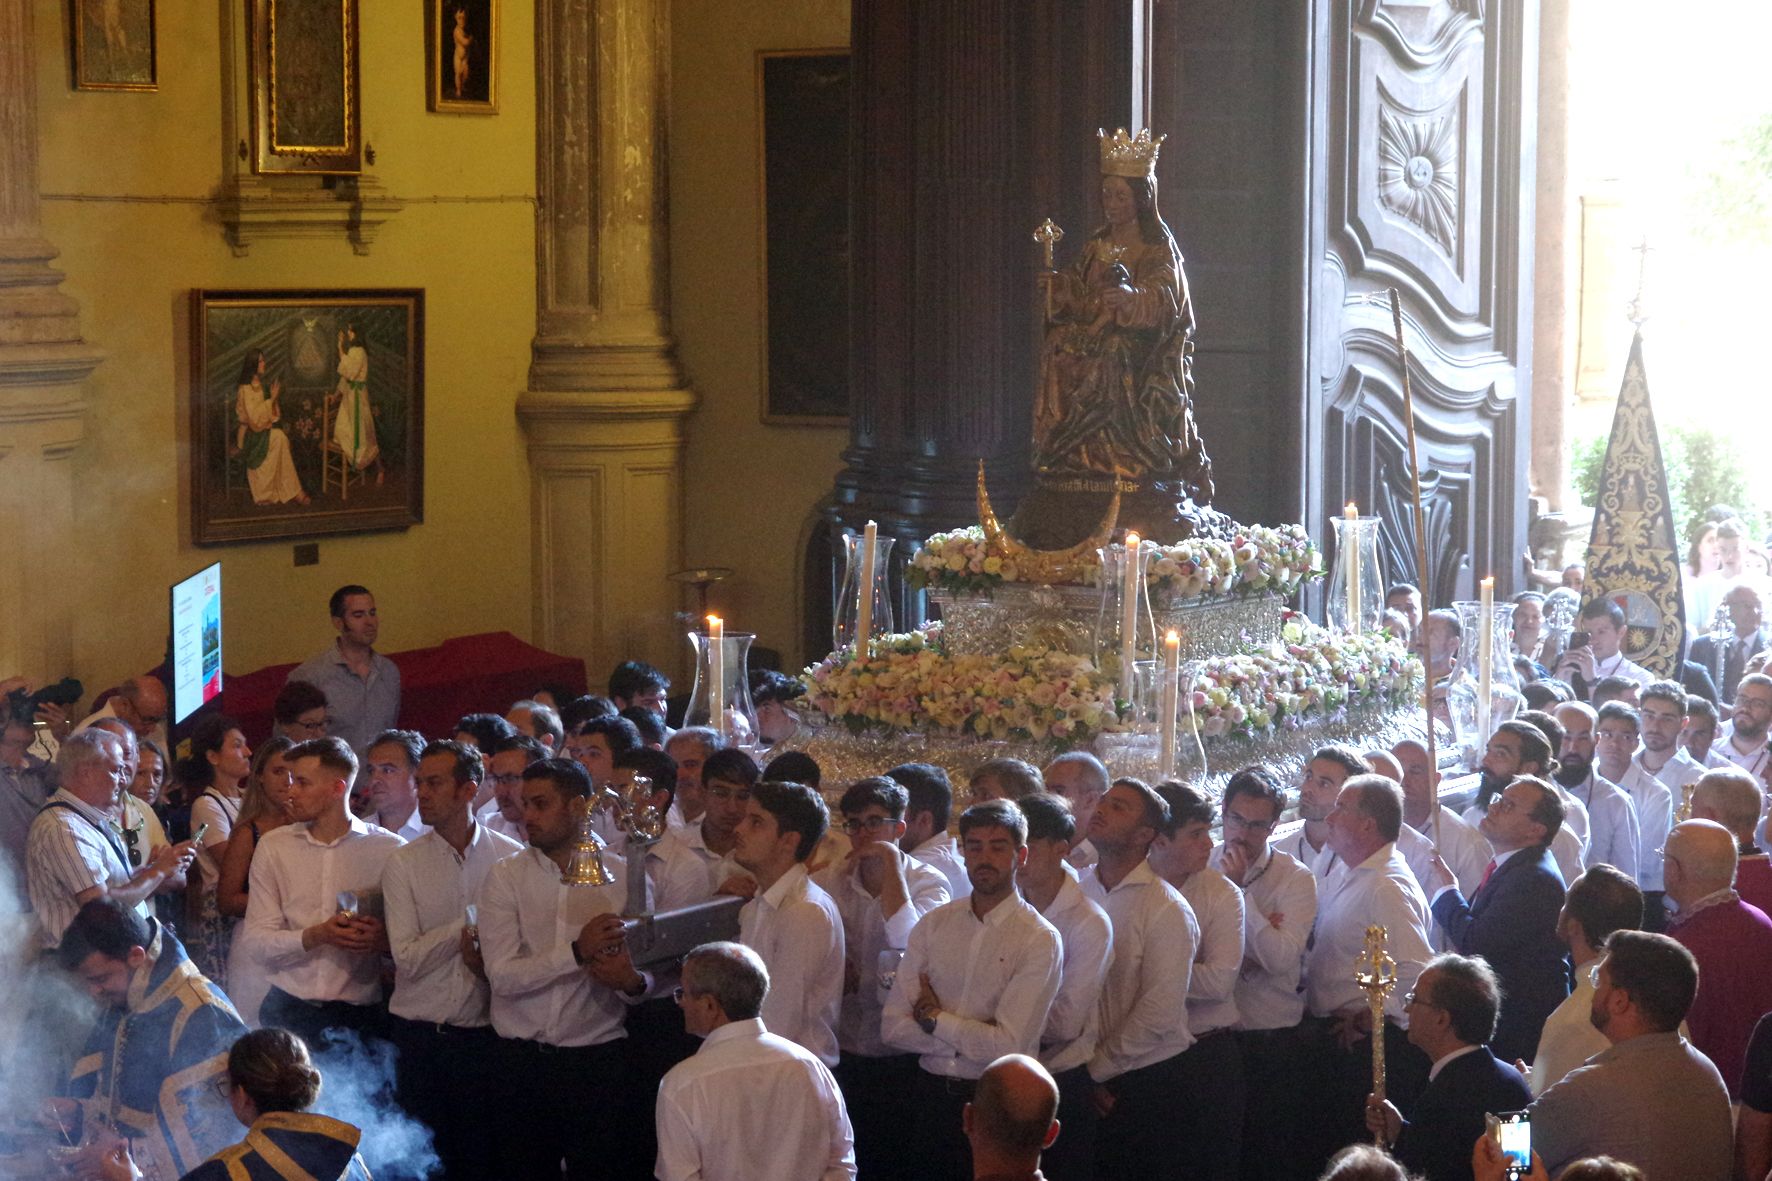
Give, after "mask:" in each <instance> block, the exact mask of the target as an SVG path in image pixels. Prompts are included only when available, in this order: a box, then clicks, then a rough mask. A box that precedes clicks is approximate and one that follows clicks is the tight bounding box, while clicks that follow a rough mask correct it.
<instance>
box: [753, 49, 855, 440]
mask: <svg viewBox="0 0 1772 1181" xmlns="http://www.w3.org/2000/svg"><path fill="white" fill-rule="evenodd" d="M757 145H758V152H757V199H758V205H759V209H760V216H759V217H758V219H757V222H758V245H757V251H758V264H759V265H758V281H759V285H760V289H759V292H758V306H759V308H760V310H761V313H762V314H761V316H760V323H759V325H758V328H759V339H760V347H759V351H760V354H761V356H760V358H759V361H760V365H761V368H762V381H761V383H760V385H761V388H762V402H763V405H762V417H763V421H764V422H766V423H770V424H785V425H816V426H833V425H836V424H839V423H843V422H846V421H848V418H849V51H848V50H847V49H787V50H761V51H759V52H758V54H757Z"/></svg>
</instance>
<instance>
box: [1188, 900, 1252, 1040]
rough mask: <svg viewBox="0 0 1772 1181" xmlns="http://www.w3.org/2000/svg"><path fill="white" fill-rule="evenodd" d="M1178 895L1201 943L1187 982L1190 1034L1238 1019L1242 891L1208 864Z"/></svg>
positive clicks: (1200, 1033)
mask: <svg viewBox="0 0 1772 1181" xmlns="http://www.w3.org/2000/svg"><path fill="white" fill-rule="evenodd" d="M1181 896H1182V897H1183V898H1185V899H1187V904H1188V905H1189V906H1190V907H1192V908H1193V911H1194V919H1195V920H1196V921H1197V922H1198V923H1199V924H1200V946H1199V949H1198V950H1197V951H1195V953H1194V970H1193V973H1192V974H1191V975H1190V977H1189V979H1188V986H1187V1025H1188V1032H1189V1033H1192V1034H1193V1035H1194V1037H1195V1039H1199V1038H1202V1037H1205V1036H1206V1035H1207V1034H1209V1033H1211V1032H1212V1031H1213V1030H1215V1029H1229V1028H1230V1027H1232V1026H1234V1025H1236V1023H1237V976H1238V974H1239V973H1240V972H1241V971H1242V970H1243V891H1241V890H1239V889H1237V887H1236V886H1234V885H1232V884H1231V880H1230V879H1229V878H1227V877H1225V876H1224V875H1223V874H1222V873H1220V872H1219V871H1218V870H1216V869H1213V868H1212V867H1211V866H1207V867H1206V868H1205V869H1202V870H1201V871H1200V872H1199V873H1195V874H1189V875H1188V879H1187V881H1185V882H1183V883H1182V884H1181Z"/></svg>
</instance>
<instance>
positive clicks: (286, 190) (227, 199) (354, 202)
mask: <svg viewBox="0 0 1772 1181" xmlns="http://www.w3.org/2000/svg"><path fill="white" fill-rule="evenodd" d="M403 208H405V206H403V205H402V204H401V203H400V202H399V201H397V200H395V199H394V198H393V197H390V196H388V195H386V193H385V192H384V191H383V189H382V184H381V181H379V180H377V179H376V178H375V177H373V176H349V177H337V178H334V179H333V181H332V182H331V183H327V182H324V181H321V180H320V179H319V178H316V177H293V178H290V179H289V180H287V181H285V180H281V179H279V180H276V181H272V180H270V179H268V178H264V177H256V176H243V177H240V178H238V179H237V180H236V181H233V182H230V183H229V184H228V185H226V186H225V187H224V190H223V192H222V194H221V196H220V197H219V198H217V200H216V218H217V220H218V221H220V222H221V226H222V233H223V235H224V236H225V237H226V238H227V240H228V248H229V249H230V250H232V251H233V252H234V257H236V258H244V257H246V255H247V254H248V253H250V252H251V249H252V244H253V243H254V242H259V241H264V240H268V239H272V238H339V237H343V238H344V239H345V240H346V241H348V242H349V243H350V244H351V250H352V252H353V253H355V254H360V255H361V254H368V253H369V248H370V247H371V246H372V245H374V243H375V237H376V235H377V234H378V233H380V232H381V227H382V226H383V225H384V224H385V223H386V222H387V221H388V220H389V219H390V218H392V217H393V216H394V215H395V214H396V213H399V212H400V210H401V209H403Z"/></svg>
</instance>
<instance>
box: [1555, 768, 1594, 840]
mask: <svg viewBox="0 0 1772 1181" xmlns="http://www.w3.org/2000/svg"><path fill="white" fill-rule="evenodd" d="M1546 778H1547V781H1548V782H1549V783H1550V785H1551V786H1552V787H1554V788H1556V789H1557V795H1559V796H1561V797H1562V800H1563V823H1564V824H1567V825H1568V826H1569V827H1570V828H1572V829H1574V830H1575V835H1576V836H1578V837H1580V838H1581V852H1582V856H1584V857H1585V856H1586V855H1587V846H1588V842H1589V841H1591V840H1592V839H1593V837H1592V833H1593V822H1592V819H1591V818H1590V817H1589V816H1588V814H1587V804H1586V803H1585V802H1584V801H1583V800H1582V799H1581V798H1580V797H1579V796H1575V795H1571V794H1570V793H1569V791H1568V789H1567V788H1565V787H1564V786H1563V785H1562V784H1560V783H1558V782H1557V781H1556V780H1554V779H1549V778H1548V777H1546Z"/></svg>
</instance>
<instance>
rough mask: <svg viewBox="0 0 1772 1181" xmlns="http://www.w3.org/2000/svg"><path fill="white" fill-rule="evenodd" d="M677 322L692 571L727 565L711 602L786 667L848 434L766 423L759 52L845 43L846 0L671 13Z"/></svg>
mask: <svg viewBox="0 0 1772 1181" xmlns="http://www.w3.org/2000/svg"><path fill="white" fill-rule="evenodd" d="M671 20H672V62H671V66H672V72H673V76H672V90H673V96H674V104H673V105H674V111H673V115H672V119H671V160H670V166H671V295H672V317H673V322H674V325H675V328H676V333H677V339H678V344H679V347H680V353H681V356H682V359H683V364H684V367H685V368H686V369H687V370H688V373H689V379H690V382H691V383H692V384H693V385H694V387H695V390H696V392H697V393H698V394H699V395H700V396H701V404H700V407H699V408H698V409H697V410H696V412H695V414H694V416H693V417H692V418H691V419H690V421H689V446H688V471H687V491H688V494H687V498H686V503H687V505H688V511H687V521H686V525H687V528H686V539H685V545H684V553H685V557H686V558H687V560H688V561H689V562H690V563H691V564H693V565H704V566H730V567H732V568H733V570H734V571H735V572H736V573H735V576H734V577H733V578H732V579H731V580H730V581H728V582H724V583H721V584H719V585H718V586H716V587H715V588H714V589H713V591H712V592H711V596H710V598H711V601H712V603H713V604H714V606H715V608H716V609H719V610H723V611H724V612H725V614H726V616H727V619H728V620H729V622H728V626H729V627H732V628H735V629H741V630H744V631H754V632H756V633H757V643H758V644H759V645H766V646H769V647H773V648H778V649H780V650H782V653H783V656H784V658H785V661H786V663H787V664H788V666H789V667H790V668H791V667H797V666H796V665H795V664H794V662H795V661H797V660H805V659H808V658H813V659H815V658H817V657H819V656H823V655H824V653H823V652H817V653H810V654H808V653H804V652H801V651H799V648H800V642H799V623H798V615H797V608H798V602H797V600H798V588H799V582H800V576H799V566H798V558H799V548H798V547H799V543H800V534H801V530H802V527H803V526H804V523H805V520H806V516H807V513H808V512H809V511H810V510H811V508H812V506H813V505H814V504H815V503H817V501H818V500H819V498H820V497H822V496H823V495H824V494H825V493H826V492H827V491H829V490H830V487H831V482H832V479H833V478H834V477H835V475H836V473H837V470H838V468H839V467H840V466H841V464H840V462H839V459H838V453H839V452H840V451H841V450H842V448H843V446H844V445H845V444H846V443H847V442H848V439H849V432H848V429H847V427H840V428H825V427H803V426H765V425H764V424H763V422H762V419H761V409H760V407H761V394H760V389H759V386H760V383H761V381H762V373H763V370H762V356H761V334H762V308H761V300H760V285H759V273H760V270H761V267H762V254H761V250H760V247H759V237H760V235H759V226H760V224H761V219H762V207H761V203H760V200H759V193H758V176H757V173H758V159H759V155H760V142H759V134H758V122H759V118H758V112H757V100H756V56H757V51H758V50H765V49H801V48H821V47H831V46H843V45H847V44H848V43H849V4H848V0H770V3H767V4H758V3H751V4H739V3H734V2H733V0H675V3H674V5H673V7H672V10H671Z"/></svg>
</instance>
